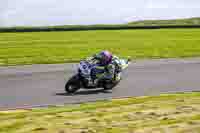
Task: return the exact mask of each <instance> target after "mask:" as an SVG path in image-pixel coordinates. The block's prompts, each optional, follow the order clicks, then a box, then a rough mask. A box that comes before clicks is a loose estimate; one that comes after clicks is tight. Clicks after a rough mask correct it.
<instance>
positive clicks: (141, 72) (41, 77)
mask: <svg viewBox="0 0 200 133" xmlns="http://www.w3.org/2000/svg"><path fill="white" fill-rule="evenodd" d="M75 72H76V64H56V65H55V64H53V65H32V66H14V67H0V110H5V109H14V108H21V107H22V108H23V107H25V108H29V107H38V106H47V105H63V104H73V103H82V102H87V101H96V100H103V99H111V98H119V97H129V96H143V95H157V94H160V93H171V92H185V91H199V90H200V58H192V59H187V60H186V59H163V60H140V61H136V62H135V63H132V64H131V65H130V66H129V68H128V69H127V70H126V71H125V72H124V73H123V80H122V82H121V83H120V84H119V85H118V86H117V87H116V88H115V89H114V90H113V91H112V92H104V91H102V90H94V91H93V90H80V91H79V92H77V93H76V94H75V95H68V94H66V93H65V91H64V85H65V82H66V81H67V79H68V78H69V77H70V76H72V75H73V74H74V73H75Z"/></svg>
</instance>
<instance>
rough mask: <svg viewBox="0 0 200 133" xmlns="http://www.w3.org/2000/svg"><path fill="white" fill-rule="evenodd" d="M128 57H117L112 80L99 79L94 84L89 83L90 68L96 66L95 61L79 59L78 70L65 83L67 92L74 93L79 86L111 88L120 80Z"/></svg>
mask: <svg viewBox="0 0 200 133" xmlns="http://www.w3.org/2000/svg"><path fill="white" fill-rule="evenodd" d="M129 64H130V59H127V60H126V59H119V60H118V61H117V62H116V64H115V72H114V78H113V80H107V79H101V80H99V81H98V82H97V83H96V84H90V81H91V71H92V68H94V67H95V66H97V63H96V62H93V61H88V60H83V61H80V63H79V66H78V72H77V74H75V75H74V76H72V77H71V78H70V79H69V80H68V81H67V83H66V84H65V91H66V92H67V93H75V92H76V91H78V90H79V89H80V88H83V89H96V88H103V89H104V90H112V89H113V88H114V87H115V86H116V85H117V84H118V83H119V82H120V80H121V73H122V71H123V70H124V69H125V68H127V67H128V65H129Z"/></svg>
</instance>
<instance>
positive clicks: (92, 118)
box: [0, 92, 200, 133]
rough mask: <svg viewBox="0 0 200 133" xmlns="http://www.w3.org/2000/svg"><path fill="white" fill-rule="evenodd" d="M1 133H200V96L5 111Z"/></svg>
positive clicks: (165, 97) (131, 99) (159, 97)
mask: <svg viewBox="0 0 200 133" xmlns="http://www.w3.org/2000/svg"><path fill="white" fill-rule="evenodd" d="M0 121H1V124H0V133H199V132H200V93H199V92H193V93H179V94H165V95H160V96H148V97H136V98H128V99H121V100H111V101H100V102H95V103H85V104H80V105H70V106H69V105H68V106H65V107H49V108H44V109H32V110H17V111H1V112H0Z"/></svg>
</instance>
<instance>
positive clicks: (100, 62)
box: [87, 51, 119, 82]
mask: <svg viewBox="0 0 200 133" xmlns="http://www.w3.org/2000/svg"><path fill="white" fill-rule="evenodd" d="M87 60H95V61H97V65H96V66H95V67H94V68H93V69H92V71H91V78H92V80H93V82H95V80H100V79H106V80H113V79H114V78H115V70H116V63H117V62H118V61H119V58H118V57H117V56H115V55H112V54H111V53H110V52H109V51H102V52H100V53H98V54H95V55H94V56H92V57H89V58H88V59H87Z"/></svg>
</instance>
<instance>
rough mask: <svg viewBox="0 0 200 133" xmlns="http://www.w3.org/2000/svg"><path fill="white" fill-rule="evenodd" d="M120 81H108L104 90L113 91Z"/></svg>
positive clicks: (104, 85)
mask: <svg viewBox="0 0 200 133" xmlns="http://www.w3.org/2000/svg"><path fill="white" fill-rule="evenodd" d="M119 82H120V81H114V82H113V81H106V82H105V83H104V84H103V88H104V90H112V89H113V88H114V87H115V86H116V85H117V84H118V83H119Z"/></svg>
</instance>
